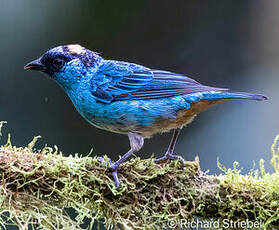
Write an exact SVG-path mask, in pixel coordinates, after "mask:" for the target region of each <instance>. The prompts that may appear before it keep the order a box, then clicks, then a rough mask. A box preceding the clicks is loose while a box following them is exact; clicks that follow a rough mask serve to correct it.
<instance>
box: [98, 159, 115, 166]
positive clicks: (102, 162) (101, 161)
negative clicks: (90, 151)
mask: <svg viewBox="0 0 279 230" xmlns="http://www.w3.org/2000/svg"><path fill="white" fill-rule="evenodd" d="M98 161H99V162H100V163H101V164H102V165H103V166H108V163H107V161H106V159H105V158H104V157H98ZM108 162H109V166H110V165H111V164H112V162H111V159H110V158H108Z"/></svg>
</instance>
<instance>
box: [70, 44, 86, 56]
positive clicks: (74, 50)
mask: <svg viewBox="0 0 279 230" xmlns="http://www.w3.org/2000/svg"><path fill="white" fill-rule="evenodd" d="M68 49H69V52H70V54H83V53H85V52H86V51H85V48H83V47H82V46H80V45H77V44H76V45H68Z"/></svg>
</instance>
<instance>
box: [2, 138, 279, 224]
mask: <svg viewBox="0 0 279 230" xmlns="http://www.w3.org/2000/svg"><path fill="white" fill-rule="evenodd" d="M278 139H279V137H277V139H276V140H278ZM35 141H36V139H34V141H33V142H31V143H30V144H29V145H28V147H15V146H12V145H11V143H10V141H9V142H8V144H6V145H5V146H1V147H0V204H1V205H0V214H1V218H0V225H2V227H3V228H4V226H5V225H6V224H7V222H9V223H11V222H12V223H15V224H16V225H17V226H18V227H19V228H20V229H28V228H29V229H30V228H32V227H33V228H34V229H35V228H36V229H81V228H82V227H81V225H82V223H83V221H84V219H85V218H86V217H89V218H91V220H92V221H91V225H90V226H89V228H90V227H92V226H93V222H94V220H101V221H102V222H104V223H105V225H106V228H107V229H111V228H119V229H163V228H164V227H167V226H168V223H169V221H170V220H172V221H176V222H177V223H178V221H180V220H182V219H187V220H191V219H193V218H197V217H198V218H200V219H201V220H224V219H230V220H250V221H260V222H261V223H262V229H272V228H275V227H276V226H278V225H279V168H278V159H279V151H278V149H277V150H276V144H274V145H273V147H272V153H273V158H272V162H271V163H272V165H273V166H274V168H275V172H274V173H273V174H269V173H266V172H265V170H264V166H263V162H262V161H261V172H260V173H258V172H257V171H253V172H252V171H251V173H250V174H248V175H241V174H240V171H239V170H238V169H237V163H235V164H234V167H233V169H225V168H224V167H221V166H220V167H221V168H222V170H223V171H224V173H223V174H221V175H218V176H217V175H208V174H206V173H204V172H202V171H201V169H200V166H199V160H198V158H196V160H195V161H194V162H186V167H185V168H182V167H181V165H180V162H179V161H173V162H170V163H168V162H166V163H164V164H161V165H158V164H156V163H154V162H153V159H152V158H150V159H145V160H141V159H139V158H133V159H131V160H130V161H128V162H126V163H124V164H123V165H122V166H121V167H120V169H119V172H118V174H119V179H120V180H121V182H122V183H121V186H120V188H119V189H116V188H115V186H114V182H113V180H112V178H111V173H110V172H108V170H107V167H106V166H103V165H102V164H101V163H100V162H99V161H98V160H97V158H92V157H89V156H87V157H80V156H78V155H75V156H69V157H64V156H62V154H61V153H59V152H58V151H57V149H56V148H55V149H52V148H50V147H45V148H43V149H42V150H39V151H35V150H33V147H34V144H35ZM68 207H72V208H74V209H75V210H76V217H75V218H74V219H73V218H70V217H69V216H68V215H67V213H66V212H65V209H67V208H68Z"/></svg>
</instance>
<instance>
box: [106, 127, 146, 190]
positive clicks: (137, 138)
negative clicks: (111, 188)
mask: <svg viewBox="0 0 279 230" xmlns="http://www.w3.org/2000/svg"><path fill="white" fill-rule="evenodd" d="M128 137H129V141H130V146H131V149H130V150H129V151H128V152H127V153H125V154H124V155H123V156H122V157H121V158H120V159H119V160H118V161H116V162H115V163H114V164H112V165H111V166H110V167H109V170H110V171H111V172H112V175H113V179H114V182H115V186H116V187H117V188H118V187H119V184H120V183H119V179H118V175H117V169H118V167H119V165H120V164H122V163H123V162H124V161H126V160H127V158H128V157H130V156H131V155H132V154H133V153H135V152H137V151H139V150H140V149H141V148H142V146H143V143H144V139H143V137H142V136H141V135H140V134H138V133H131V132H129V133H128Z"/></svg>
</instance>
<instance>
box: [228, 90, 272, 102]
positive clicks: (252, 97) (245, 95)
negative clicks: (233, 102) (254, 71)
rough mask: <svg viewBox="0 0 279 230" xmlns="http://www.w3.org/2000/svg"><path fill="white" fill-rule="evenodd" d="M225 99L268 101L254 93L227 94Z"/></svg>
mask: <svg viewBox="0 0 279 230" xmlns="http://www.w3.org/2000/svg"><path fill="white" fill-rule="evenodd" d="M226 94H227V96H228V97H227V98H228V99H230V98H232V99H233V98H235V99H248V100H256V101H265V100H267V99H268V97H266V96H265V95H262V94H256V93H245V92H228V93H226Z"/></svg>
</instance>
